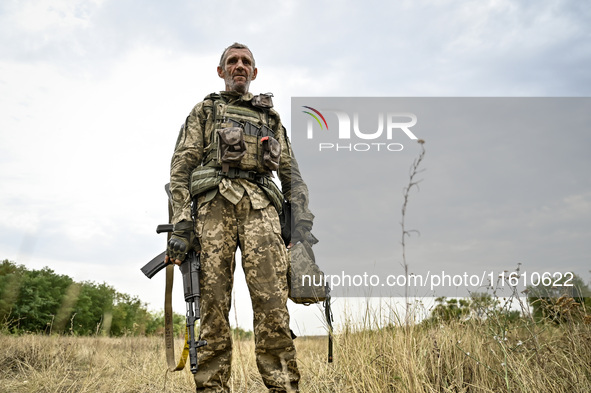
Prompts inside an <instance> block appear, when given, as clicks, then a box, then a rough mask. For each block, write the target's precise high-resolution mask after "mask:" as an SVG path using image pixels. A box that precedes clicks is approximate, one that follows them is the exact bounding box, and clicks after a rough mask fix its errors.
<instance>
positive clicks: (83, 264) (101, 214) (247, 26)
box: [0, 0, 591, 333]
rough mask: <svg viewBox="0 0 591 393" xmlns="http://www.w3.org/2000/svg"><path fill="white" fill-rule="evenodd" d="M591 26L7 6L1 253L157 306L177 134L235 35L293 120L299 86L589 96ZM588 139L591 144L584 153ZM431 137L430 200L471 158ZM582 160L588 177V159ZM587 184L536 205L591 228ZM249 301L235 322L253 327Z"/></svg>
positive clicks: (582, 7) (371, 14) (0, 144)
mask: <svg viewBox="0 0 591 393" xmlns="http://www.w3.org/2000/svg"><path fill="white" fill-rule="evenodd" d="M589 20H591V9H590V8H589V7H588V5H587V4H586V3H585V2H583V1H543V0H542V1H536V2H531V1H509V0H499V1H480V0H476V1H399V2H383V1H364V2H357V1H325V2H322V1H251V2H238V1H225V2H213V1H209V2H205V1H190V0H183V1H170V2H162V1H154V0H152V1H147V0H144V1H137V0H117V1H115V0H94V1H91V0H70V1H67V0H61V1H60V0H54V1H51V2H50V1H40V0H18V1H17V0H6V1H3V2H2V3H1V4H0V47H1V48H2V50H1V51H0V92H1V93H0V108H1V110H0V180H1V184H2V192H1V193H0V217H1V218H0V258H2V259H4V258H7V259H10V260H13V261H15V262H17V263H20V264H24V265H26V266H27V267H29V268H41V267H43V266H49V267H51V268H52V269H54V270H55V271H56V272H58V273H62V274H69V275H70V276H72V277H74V278H75V279H76V280H93V281H97V282H103V281H105V282H107V283H108V284H110V285H113V286H114V287H115V288H116V289H117V290H119V291H121V292H126V293H129V294H132V295H137V296H139V297H140V298H142V299H143V300H144V301H146V302H148V303H149V304H150V306H151V308H153V309H159V308H160V307H161V304H162V302H163V300H162V299H163V294H162V292H163V280H159V281H157V282H156V281H154V280H158V278H155V279H153V280H152V281H149V280H148V279H146V278H145V277H143V275H142V274H141V273H140V271H139V268H140V267H141V266H142V265H143V264H144V263H145V262H147V261H148V260H149V259H151V258H152V257H153V256H154V255H156V254H158V253H160V252H161V251H162V250H163V248H164V247H165V241H164V236H162V235H161V236H158V235H156V233H155V227H156V225H157V224H159V223H164V222H166V220H167V210H166V196H165V193H164V191H163V186H164V184H165V183H166V182H168V171H169V164H170V157H171V155H172V151H173V147H174V142H175V140H176V136H177V132H178V129H179V126H180V124H181V123H182V122H183V121H184V119H185V117H186V116H187V114H188V113H189V111H190V110H191V108H192V107H193V106H194V105H195V104H196V103H197V102H198V101H200V100H201V99H202V98H203V97H204V96H205V95H207V94H208V93H211V92H213V91H217V90H220V89H221V88H223V81H222V80H221V79H219V78H218V77H217V75H216V72H215V67H216V65H217V62H218V61H219V56H220V54H221V52H222V50H223V49H224V48H225V47H226V46H228V45H229V44H231V43H233V42H235V41H239V42H243V43H246V44H247V45H249V46H250V48H251V49H252V51H253V52H254V54H255V59H256V62H257V67H258V68H259V74H258V77H257V80H256V81H254V82H253V83H252V85H251V91H253V92H254V93H255V94H256V93H259V92H268V91H270V92H273V94H274V96H275V100H274V101H275V106H276V109H277V110H278V111H279V112H280V114H281V115H282V117H283V120H284V122H285V124H286V125H287V126H289V124H290V120H291V113H290V110H291V108H290V102H291V98H292V97H298V96H300V97H309V96H315V97H322V96H329V97H338V96H351V97H363V96H380V97H393V96H396V97H407V96H419V97H457V96H468V97H483V96H484V97H543V96H550V97H561V96H567V97H573V96H574V97H584V96H589V95H590V93H591V28H590V27H589V23H588V21H589ZM585 126H586V127H587V129H588V123H587V124H585ZM486 135H487V134H478V133H475V134H474V135H471V138H473V140H474V144H473V145H472V146H479V145H480V144H486V143H487V141H488V140H487V139H481V138H486V137H487V136H486ZM588 147H590V146H589V139H588V138H583V139H582V140H580V141H579V147H578V150H576V149H575V151H578V152H580V153H581V154H587V152H588V150H589V149H588ZM426 148H427V149H428V154H429V153H432V155H433V158H434V157H440V159H441V160H447V161H440V162H436V161H433V160H431V161H429V160H426V162H425V164H426V167H427V172H425V173H424V179H425V180H424V187H423V188H422V190H421V193H422V194H423V195H424V194H426V193H428V192H429V188H428V184H429V182H433V183H432V184H435V183H436V182H438V183H437V184H440V182H441V176H443V175H446V176H450V177H453V175H452V173H453V172H450V173H443V174H441V171H440V172H436V171H434V170H433V169H434V168H444V167H445V164H450V163H453V164H454V165H455V167H459V166H461V165H462V156H461V155H460V156H457V155H453V154H447V155H445V154H438V153H441V152H438V151H437V150H436V147H433V148H432V149H433V150H430V151H429V144H428V143H427V145H426ZM571 153H572V151H571V150H568V149H567V150H564V151H563V154H564V156H558V158H556V155H555V154H551V153H550V154H548V155H547V160H548V161H549V162H551V161H552V160H554V159H561V158H564V157H566V156H570V155H571ZM471 154H476V155H477V154H478V149H477V148H473V151H472V153H471ZM536 157H538V156H537V155H536ZM586 157H588V155H587V156H584V157H579V159H578V160H577V161H576V162H577V165H580V166H582V167H579V168H578V171H576V172H575V173H576V174H583V173H584V171H583V169H587V168H588V166H589V160H588V158H586ZM411 162H412V157H410V156H409V161H408V162H404V163H401V165H404V166H405V167H408V165H410V163H411ZM304 167H305V164H304ZM490 168H494V167H493V166H491V167H490ZM429 171H432V172H431V173H433V175H431V174H430V172H429ZM436 174H437V176H436ZM304 175H305V173H304ZM533 175H538V174H536V173H534V174H533ZM573 176H575V175H573ZM581 176H582V175H581ZM576 180H581V181H580V182H579V183H580V186H579V187H578V188H576V189H573V190H572V192H571V193H570V194H568V195H566V194H565V193H564V192H562V191H564V190H562V191H560V192H559V190H553V189H548V190H545V191H544V192H545V193H547V194H545V195H548V197H547V198H541V199H544V203H542V202H540V204H539V205H538V206H537V207H538V208H539V209H540V210H539V212H540V214H541V213H544V212H545V214H546V215H545V216H544V217H542V218H544V219H549V218H548V217H550V216H551V213H548V212H547V211H546V210H543V209H544V206H545V207H546V208H547V209H550V211H552V209H556V208H559V207H561V206H562V207H564V206H565V205H564V204H565V203H570V204H569V205H568V208H569V209H571V210H569V212H570V213H569V214H572V216H573V217H575V218H576V219H577V221H576V223H577V225H578V227H577V228H580V229H581V231H583V232H582V233H584V234H588V232H589V227H588V225H584V224H581V220H584V219H585V218H589V216H590V211H591V207H590V206H591V189H590V188H589V183H588V180H585V181H583V179H577V177H576V176H575V177H574V181H575V182H576ZM403 185H404V182H403V181H402V179H401V183H400V188H401V187H402V186H403ZM480 186H481V185H478V187H480ZM512 187H514V189H515V190H518V189H520V187H521V185H519V184H514V185H512ZM311 193H312V195H313V193H314V190H311ZM421 193H419V194H421ZM463 195H464V196H465V197H466V198H470V196H471V195H472V194H471V193H470V192H467V193H464V194H463ZM312 198H313V197H312ZM421 198H423V199H421ZM425 198H427V197H417V199H416V200H415V201H416V204H417V206H420V203H421V202H422V201H423V200H424V199H425ZM565 198H566V199H565ZM568 198H570V199H568ZM472 202H474V200H472ZM448 207H449V206H446V205H445V204H442V205H441V206H440V209H446V208H448ZM572 209H574V210H572ZM534 210H535V209H534ZM567 210H568V209H567ZM480 212H481V214H484V212H485V210H484V209H480ZM491 214H494V213H491ZM540 217H541V216H540ZM415 218H416V219H417V227H419V228H420V229H421V231H422V232H423V233H425V236H426V235H427V233H428V232H429V228H433V231H445V225H444V223H445V220H444V217H438V216H437V215H435V216H431V217H426V216H419V215H418V214H417V215H416V216H415ZM438 219H439V221H438ZM583 222H585V221H583ZM587 222H588V221H587ZM570 224H571V223H570V222H566V223H564V227H565V228H568V227H571V228H572V226H571V225H570ZM465 225H466V227H465V228H464V229H466V228H470V219H469V217H468V218H466V224H465ZM550 225H552V224H550ZM317 226H320V224H319V223H317ZM459 230H461V228H460V229H459ZM585 231H586V232H585ZM490 236H493V237H494V236H501V237H502V236H506V233H503V232H502V231H500V230H499V231H491V232H490ZM493 240H494V239H493ZM584 243H585V241H582V240H581V241H579V242H574V244H575V245H578V246H580V247H585V246H584ZM481 245H482V247H483V249H482V250H481V251H480V252H481V253H490V252H491V251H490V247H487V245H486V244H481ZM471 246H475V247H476V246H478V244H476V243H474V244H472V245H471ZM587 250H588V249H585V248H581V249H580V250H578V252H579V253H580V254H584V253H585V252H586V251H587ZM431 252H433V251H431ZM440 252H442V251H441V250H440ZM417 253H419V254H420V251H417ZM415 255H416V254H415ZM428 255H432V254H430V253H425V254H424V256H425V257H427V256H428ZM476 255H477V254H476ZM586 255H588V254H586ZM473 256H474V254H472V255H471V256H470V257H473ZM503 258H504V259H505V260H507V261H509V262H511V263H513V262H514V261H516V260H517V259H519V258H522V256H521V255H516V256H513V255H504V256H503ZM458 263H462V261H458ZM590 265H591V264H590ZM585 278H586V279H587V278H588V277H585ZM178 282H179V281H177V287H178V286H179V284H178ZM239 288H244V286H242V287H240V286H239ZM177 289H179V288H177ZM238 290H239V291H244V290H243V289H238ZM177 293H178V295H176V296H177V298H178V299H179V301H177V303H176V305H175V307H176V309H177V310H178V311H180V312H183V303H182V295H181V294H180V292H177ZM237 297H238V298H239V299H238V301H243V300H244V298H246V297H247V296H237ZM245 304H246V306H245V307H242V305H239V307H238V308H239V309H240V310H241V311H240V313H239V315H238V318H239V323H240V324H243V326H246V327H249V325H250V326H252V323H251V322H250V320H249V319H250V317H249V316H248V314H243V312H242V310H243V309H244V308H248V306H247V305H248V302H246V303H245ZM314 311H317V310H312V312H314ZM310 312H311V311H310V310H308V309H303V308H302V307H296V308H294V309H293V313H292V315H293V317H292V318H293V319H294V322H293V323H292V325H293V326H296V325H297V322H296V321H295V320H297V319H298V318H299V316H301V319H300V320H304V319H308V320H311V321H312V322H309V323H310V326H312V327H307V328H302V329H303V330H304V331H305V329H309V330H310V331H312V330H313V329H314V327H313V326H315V325H316V326H317V325H321V323H320V322H319V321H316V320H315V317H310V316H309V314H310ZM297 329H298V328H297V327H296V328H294V330H296V333H297Z"/></svg>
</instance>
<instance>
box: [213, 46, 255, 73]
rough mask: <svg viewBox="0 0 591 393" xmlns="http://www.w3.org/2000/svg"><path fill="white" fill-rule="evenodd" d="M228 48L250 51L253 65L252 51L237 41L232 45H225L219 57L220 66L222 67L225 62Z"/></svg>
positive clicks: (253, 64)
mask: <svg viewBox="0 0 591 393" xmlns="http://www.w3.org/2000/svg"><path fill="white" fill-rule="evenodd" d="M230 49H246V50H247V51H248V52H249V53H250V57H252V66H253V67H255V61H254V55H253V54H252V51H251V50H250V48H249V47H248V46H246V45H244V44H240V43H238V42H235V43H233V44H232V45H230V46H229V47H227V48H226V49H224V52H223V53H222V57H220V67H222V68H224V64H225V63H226V58H227V57H228V51H229V50H230Z"/></svg>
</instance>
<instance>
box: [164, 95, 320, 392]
mask: <svg viewBox="0 0 591 393" xmlns="http://www.w3.org/2000/svg"><path fill="white" fill-rule="evenodd" d="M216 97H217V98H214V97H213V95H210V96H208V97H207V98H206V99H205V100H204V101H202V102H200V103H199V104H197V105H196V106H195V107H194V108H193V110H192V111H191V113H190V114H189V116H188V117H187V119H186V121H185V124H184V125H183V127H181V130H180V133H179V136H178V139H177V143H176V147H175V152H174V155H173V157H172V162H171V170H170V190H171V193H172V207H173V217H172V223H173V224H176V223H178V222H180V221H182V220H192V219H193V214H192V207H194V208H195V210H196V211H195V233H196V234H197V237H198V238H199V240H200V243H201V247H202V252H201V275H200V284H201V327H200V330H201V333H200V334H201V339H204V340H207V342H208V345H207V346H205V347H202V348H200V349H199V352H198V357H199V359H198V360H199V369H198V372H197V374H196V375H195V382H196V385H197V391H200V392H227V391H229V387H228V380H229V378H230V363H231V356H232V340H231V332H230V323H229V311H230V305H231V294H232V284H233V275H234V269H235V252H236V250H237V247H240V250H241V253H242V267H243V269H244V273H245V276H246V281H247V285H248V288H249V291H250V296H251V300H252V306H253V312H254V334H255V345H256V349H255V352H256V357H257V366H258V368H259V372H260V374H261V376H262V379H263V382H264V383H265V385H266V386H267V387H268V388H269V391H273V392H293V391H297V388H298V381H299V378H300V377H299V372H298V368H297V362H296V352H295V347H294V345H293V341H292V338H291V332H290V330H289V314H288V310H287V306H286V302H287V296H288V287H287V265H288V262H287V261H288V259H287V250H286V248H285V245H284V243H283V241H282V239H281V234H280V223H279V218H278V215H277V210H276V209H275V208H274V207H273V205H272V204H271V203H270V201H269V198H268V197H267V195H266V194H265V192H264V191H263V190H262V189H261V188H260V186H259V185H257V184H256V183H254V182H252V181H249V180H246V179H229V178H223V179H222V180H221V182H219V184H217V186H216V187H217V188H215V189H212V190H208V191H207V192H205V193H203V194H201V195H199V196H198V198H197V201H196V202H195V203H194V204H193V201H192V196H191V192H190V188H191V185H190V183H191V181H190V179H191V174H192V173H193V171H195V170H196V169H197V168H202V167H201V166H202V165H204V164H205V163H204V161H205V159H206V156H207V153H208V152H211V149H212V146H214V145H212V143H213V140H214V135H215V133H216V129H219V128H220V127H222V125H221V124H219V122H217V123H216V115H214V112H215V113H221V112H223V110H224V108H223V107H221V108H220V107H218V105H224V102H225V103H226V105H229V106H231V107H232V108H234V110H235V111H236V112H237V113H238V112H240V110H236V109H240V107H244V108H247V110H245V111H244V113H248V116H249V118H252V116H253V113H254V116H255V117H256V116H259V117H260V119H259V121H257V124H258V125H264V126H266V127H268V128H269V129H270V130H272V132H273V134H274V135H273V137H274V138H275V139H276V140H277V141H278V142H279V145H280V147H281V149H280V157H279V166H278V168H277V175H278V177H279V180H280V182H281V190H282V192H283V195H284V197H285V199H286V200H287V201H290V202H292V206H293V208H294V210H295V212H296V214H295V216H296V217H297V219H298V220H304V221H309V222H310V223H311V222H312V220H313V218H314V216H313V215H312V213H311V212H310V210H309V209H308V189H307V187H306V184H305V183H304V182H303V180H302V178H301V176H300V173H299V169H298V167H297V163H296V162H295V158H294V156H293V152H292V150H291V146H290V144H289V140H288V139H287V135H286V131H285V128H284V127H283V125H282V124H281V120H280V118H279V115H278V113H277V112H276V111H275V110H273V109H272V108H271V109H260V108H256V107H254V106H252V103H251V101H252V99H253V97H254V96H253V95H252V94H251V93H246V94H244V95H240V94H239V93H236V92H220V94H219V95H216ZM220 98H221V99H220ZM214 105H215V110H214ZM226 126H227V125H226ZM226 126H224V127H226ZM248 148H249V146H248V145H247V149H248ZM251 148H252V146H251ZM292 195H293V198H292Z"/></svg>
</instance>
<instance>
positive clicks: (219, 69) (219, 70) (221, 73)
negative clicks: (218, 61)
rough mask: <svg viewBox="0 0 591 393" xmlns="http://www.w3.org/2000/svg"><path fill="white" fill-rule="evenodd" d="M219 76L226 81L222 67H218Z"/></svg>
mask: <svg viewBox="0 0 591 393" xmlns="http://www.w3.org/2000/svg"><path fill="white" fill-rule="evenodd" d="M218 76H219V77H220V78H222V79H224V76H225V75H224V69H223V68H222V67H221V66H218Z"/></svg>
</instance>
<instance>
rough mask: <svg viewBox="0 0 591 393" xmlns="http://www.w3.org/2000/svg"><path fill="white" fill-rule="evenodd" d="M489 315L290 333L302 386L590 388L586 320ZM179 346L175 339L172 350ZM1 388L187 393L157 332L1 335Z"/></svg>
mask: <svg viewBox="0 0 591 393" xmlns="http://www.w3.org/2000/svg"><path fill="white" fill-rule="evenodd" d="M586 322H587V323H585V321H580V322H578V323H574V322H572V323H568V324H562V325H555V324H543V325H539V324H538V325H535V324H528V323H526V322H522V323H517V324H515V325H512V327H508V326H504V325H503V324H499V323H496V322H494V321H492V320H489V321H485V322H475V321H466V322H461V321H456V322H451V323H447V324H445V325H437V324H433V325H430V326H414V327H409V328H404V327H397V328H382V329H365V328H360V327H357V328H354V327H352V326H346V327H345V329H344V330H343V331H342V332H339V333H338V334H337V335H336V337H335V347H334V348H335V353H334V356H335V360H334V362H333V363H330V364H329V363H327V362H326V354H327V339H326V337H300V338H298V339H296V345H297V349H298V361H299V366H300V371H301V373H302V383H301V391H302V392H304V393H307V392H351V393H353V392H355V393H357V392H360V393H361V392H411V393H415V392H417V393H419V392H495V393H497V392H565V393H566V392H568V393H573V392H575V393H583V392H591V325H590V324H589V323H588V321H586ZM253 345H254V344H253V342H252V341H237V342H235V351H234V365H233V376H232V387H233V391H234V392H264V391H265V389H264V386H263V385H262V381H261V380H260V377H259V376H258V372H257V370H256V365H255V359H254V353H253ZM181 347H182V342H181V340H179V341H178V348H179V350H180V348H181ZM0 348H2V350H1V352H0V391H3V392H31V393H32V392H81V393H84V392H105V391H106V392H110V393H118V392H191V391H194V383H193V380H192V375H191V373H190V372H189V371H188V369H185V370H183V371H182V372H177V373H172V374H171V373H166V371H165V364H166V361H165V354H164V341H163V339H162V338H160V337H122V338H108V337H71V336H42V335H22V336H7V335H0Z"/></svg>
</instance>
